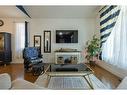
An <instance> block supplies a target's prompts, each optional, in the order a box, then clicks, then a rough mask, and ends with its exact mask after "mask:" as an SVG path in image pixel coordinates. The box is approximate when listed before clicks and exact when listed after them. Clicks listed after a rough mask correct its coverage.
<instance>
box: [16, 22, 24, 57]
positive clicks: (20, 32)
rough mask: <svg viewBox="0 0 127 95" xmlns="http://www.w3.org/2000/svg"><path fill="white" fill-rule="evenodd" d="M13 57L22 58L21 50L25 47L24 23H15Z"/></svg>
mask: <svg viewBox="0 0 127 95" xmlns="http://www.w3.org/2000/svg"><path fill="white" fill-rule="evenodd" d="M15 27H16V33H15V57H16V58H22V50H23V49H24V47H25V23H15Z"/></svg>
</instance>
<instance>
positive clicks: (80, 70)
mask: <svg viewBox="0 0 127 95" xmlns="http://www.w3.org/2000/svg"><path fill="white" fill-rule="evenodd" d="M92 73H93V71H92V69H91V68H89V67H87V66H86V65H85V64H50V72H47V75H48V76H49V77H50V81H49V84H48V88H50V89H55V88H56V89H58V88H59V89H69V88H70V89H71V88H74V89H79V88H80V89H83V88H85V89H86V88H91V89H93V85H92V82H91V80H90V77H89V75H90V74H92ZM85 76H87V77H88V78H86V77H85ZM81 84H82V85H81ZM85 85H87V86H85Z"/></svg>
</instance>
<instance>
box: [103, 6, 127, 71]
mask: <svg viewBox="0 0 127 95" xmlns="http://www.w3.org/2000/svg"><path fill="white" fill-rule="evenodd" d="M102 59H103V60H104V61H106V62H107V63H109V64H112V65H115V66H117V67H119V68H123V69H126V68H127V7H126V6H122V7H121V11H120V14H119V16H118V19H117V21H116V24H115V26H114V28H113V30H112V32H111V34H110V36H109V38H108V39H107V41H106V42H105V43H104V45H103V47H102Z"/></svg>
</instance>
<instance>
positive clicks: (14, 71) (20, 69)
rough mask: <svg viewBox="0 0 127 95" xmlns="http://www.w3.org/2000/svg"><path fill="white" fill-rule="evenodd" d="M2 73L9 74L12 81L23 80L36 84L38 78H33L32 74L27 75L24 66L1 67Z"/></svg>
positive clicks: (0, 71)
mask: <svg viewBox="0 0 127 95" xmlns="http://www.w3.org/2000/svg"><path fill="white" fill-rule="evenodd" d="M0 73H8V74H10V75H11V79H12V80H15V79H16V78H21V79H25V80H28V81H30V82H35V80H36V79H37V78H38V76H33V75H32V73H25V72H24V66H23V64H21V63H20V64H10V65H6V66H4V65H1V66H0Z"/></svg>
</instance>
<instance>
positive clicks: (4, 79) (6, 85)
mask: <svg viewBox="0 0 127 95" xmlns="http://www.w3.org/2000/svg"><path fill="white" fill-rule="evenodd" d="M10 88H11V78H10V75H9V74H7V73H3V74H0V89H10Z"/></svg>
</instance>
